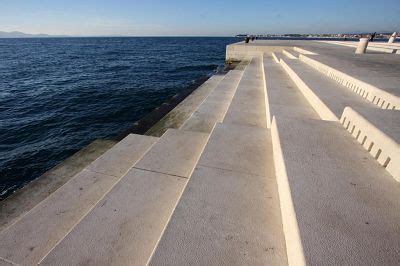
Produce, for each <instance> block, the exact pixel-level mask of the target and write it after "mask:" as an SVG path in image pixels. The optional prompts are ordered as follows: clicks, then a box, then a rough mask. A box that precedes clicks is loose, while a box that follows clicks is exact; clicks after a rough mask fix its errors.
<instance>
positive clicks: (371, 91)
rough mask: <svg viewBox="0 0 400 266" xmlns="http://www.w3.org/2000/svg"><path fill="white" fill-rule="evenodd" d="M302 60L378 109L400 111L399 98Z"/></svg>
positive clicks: (331, 69) (322, 66) (316, 63)
mask: <svg viewBox="0 0 400 266" xmlns="http://www.w3.org/2000/svg"><path fill="white" fill-rule="evenodd" d="M300 60H301V61H303V62H304V63H306V64H308V65H309V66H311V67H313V68H315V69H316V70H318V71H319V72H321V73H322V74H324V75H326V76H328V77H330V78H331V79H333V80H335V81H336V82H337V83H339V84H341V85H343V86H345V87H347V88H348V89H350V90H352V91H353V92H355V93H357V94H358V95H360V96H361V97H363V98H365V99H367V100H368V101H370V102H372V103H373V104H375V105H377V106H378V107H380V108H382V109H395V110H400V99H399V97H397V96H395V95H392V94H390V93H387V92H386V91H383V90H381V89H379V88H377V87H374V86H372V85H370V84H367V83H365V82H362V81H360V80H357V79H355V78H353V77H351V76H349V75H347V74H345V73H343V72H340V71H338V70H336V69H334V68H331V67H329V66H327V65H324V64H322V63H320V62H318V61H316V60H314V59H311V58H309V57H307V56H304V55H300Z"/></svg>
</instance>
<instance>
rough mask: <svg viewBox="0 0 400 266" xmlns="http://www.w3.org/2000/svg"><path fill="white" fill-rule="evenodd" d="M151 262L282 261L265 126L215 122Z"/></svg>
mask: <svg viewBox="0 0 400 266" xmlns="http://www.w3.org/2000/svg"><path fill="white" fill-rule="evenodd" d="M150 265H286V257H285V248H284V239H283V234H282V227H281V220H280V210H279V204H278V194H277V190H276V183H275V177H274V168H273V162H272V150H271V139H270V135H269V131H268V130H266V129H263V128H257V127H247V126H239V125H232V124H218V125H217V126H216V128H215V129H214V131H213V133H212V135H211V137H210V141H209V143H208V144H207V146H206V148H205V150H204V153H203V155H202V157H201V158H200V161H199V164H198V166H197V167H196V169H195V171H194V173H193V175H192V177H191V179H190V180H189V183H188V185H187V188H186V189H185V191H184V193H183V195H182V198H181V200H180V201H179V203H178V205H177V208H176V210H175V212H174V214H173V216H172V218H171V221H170V223H169V224H168V226H167V228H166V231H165V233H164V235H163V237H162V238H161V240H160V243H159V245H158V246H157V249H156V250H155V253H154V255H153V257H152V260H151V261H150Z"/></svg>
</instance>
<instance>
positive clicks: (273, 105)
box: [263, 53, 319, 128]
mask: <svg viewBox="0 0 400 266" xmlns="http://www.w3.org/2000/svg"><path fill="white" fill-rule="evenodd" d="M263 60H264V62H263V66H264V73H265V82H266V93H267V96H268V98H267V101H266V103H267V106H266V113H267V124H268V128H270V126H271V122H272V117H273V116H285V117H293V118H315V119H318V118H319V116H318V114H317V113H316V112H315V111H314V109H313V108H312V107H311V106H310V104H309V103H308V101H307V99H306V98H305V97H304V95H303V94H302V93H301V92H300V91H299V89H298V88H297V86H296V84H295V83H294V82H293V81H292V80H291V78H290V77H289V75H288V74H287V73H286V71H285V70H284V69H283V68H282V66H281V65H280V64H279V63H276V62H275V60H274V59H273V57H272V56H271V54H267V53H266V54H265V55H264V58H263Z"/></svg>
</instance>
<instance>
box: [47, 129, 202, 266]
mask: <svg viewBox="0 0 400 266" xmlns="http://www.w3.org/2000/svg"><path fill="white" fill-rule="evenodd" d="M208 137H209V135H208V134H205V133H200V132H190V131H182V130H175V129H169V130H168V131H167V132H166V133H165V134H164V135H163V136H162V137H161V139H160V140H159V141H158V142H157V143H156V144H155V145H154V146H153V147H152V149H151V150H150V151H149V152H148V153H147V154H146V155H145V156H144V157H143V158H142V159H141V160H140V161H139V162H138V163H137V164H136V165H135V167H134V168H132V169H131V170H130V171H129V172H128V174H127V175H125V176H124V177H123V178H122V180H121V181H120V182H119V183H118V184H117V185H116V186H115V187H114V188H113V189H112V190H111V191H110V192H109V193H108V194H107V195H106V196H105V197H104V198H103V199H102V200H101V201H100V202H99V203H98V204H97V205H96V207H95V208H94V209H93V210H92V211H91V212H90V213H89V214H88V215H87V216H86V217H85V218H84V219H83V220H82V221H81V222H80V223H79V224H78V225H77V226H76V227H75V228H74V229H73V230H72V231H71V233H69V234H68V236H66V237H65V239H64V240H63V241H61V243H59V244H58V245H57V246H56V247H55V248H54V249H53V250H52V251H51V252H50V253H49V254H48V255H47V256H46V258H44V260H43V261H42V262H41V264H42V265H145V264H146V263H147V261H148V259H149V257H150V255H151V253H152V252H153V250H154V247H155V246H156V244H157V242H158V240H159V238H160V236H161V234H162V232H163V230H164V228H165V226H166V224H167V222H168V221H169V218H170V216H171V214H172V212H173V210H174V208H175V206H176V203H177V201H178V200H179V198H180V196H181V194H182V191H183V189H184V188H185V185H186V183H187V180H188V178H189V177H190V175H191V173H192V171H193V168H194V167H195V165H196V163H197V161H198V158H199V157H200V154H201V152H202V151H203V149H204V146H205V145H206V143H207V140H208ZM71 254H73V256H71Z"/></svg>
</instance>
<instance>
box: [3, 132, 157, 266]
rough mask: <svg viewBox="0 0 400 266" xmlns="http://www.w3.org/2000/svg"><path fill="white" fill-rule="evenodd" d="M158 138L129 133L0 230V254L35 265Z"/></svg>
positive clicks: (14, 261)
mask: <svg viewBox="0 0 400 266" xmlns="http://www.w3.org/2000/svg"><path fill="white" fill-rule="evenodd" d="M157 140H158V138H155V137H148V136H141V135H133V134H131V135H129V136H127V137H126V138H125V139H123V140H122V141H121V142H119V143H117V144H116V145H115V146H113V147H112V148H111V149H110V150H108V151H107V152H106V153H105V154H103V155H102V156H101V157H99V158H98V159H97V160H95V161H94V162H93V163H91V164H90V165H89V166H88V167H87V168H85V169H84V170H83V171H82V172H80V173H78V174H77V175H76V176H75V177H73V178H72V179H71V180H70V181H69V182H67V183H66V184H65V185H63V186H62V187H60V188H59V189H58V190H56V191H55V192H54V193H53V194H51V195H50V196H49V197H48V198H47V199H45V200H44V201H42V202H41V203H40V204H38V205H37V206H35V207H34V208H33V209H31V210H30V211H29V212H28V213H26V214H25V215H24V216H23V217H21V218H20V219H19V220H17V221H16V222H15V223H14V224H12V225H11V226H10V227H8V228H7V229H5V230H4V231H2V232H1V233H0V239H1V241H0V257H1V258H4V259H6V260H9V261H12V262H13V263H16V264H22V265H34V264H37V263H38V262H39V261H40V260H41V259H42V258H43V256H45V255H46V254H47V252H49V251H50V250H51V249H52V248H53V247H54V246H55V245H56V244H57V243H58V242H59V241H60V240H62V239H63V238H64V237H65V235H67V234H68V232H69V231H70V230H71V229H72V228H73V227H74V226H75V225H76V224H77V223H78V222H79V221H80V220H81V219H82V218H83V217H84V216H85V215H86V214H87V213H88V212H89V211H90V210H91V209H92V208H93V207H94V206H95V205H96V204H97V202H98V201H99V200H101V199H102V198H103V196H104V195H105V194H107V192H108V191H110V189H111V188H112V187H113V186H114V185H115V184H116V183H117V182H118V181H119V180H120V179H121V177H122V176H123V175H125V174H126V173H127V172H128V170H129V169H130V168H131V167H132V166H133V165H134V164H135V163H136V162H137V161H138V160H139V159H140V158H141V157H142V156H143V155H144V154H145V153H146V152H147V151H148V150H149V148H150V147H151V146H152V145H153V144H154V143H155V142H156V141H157Z"/></svg>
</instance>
